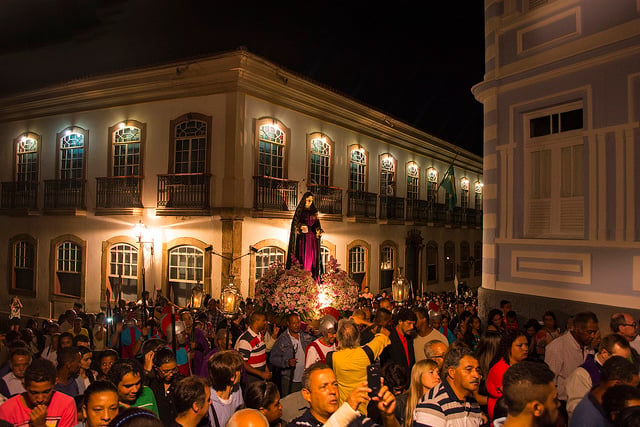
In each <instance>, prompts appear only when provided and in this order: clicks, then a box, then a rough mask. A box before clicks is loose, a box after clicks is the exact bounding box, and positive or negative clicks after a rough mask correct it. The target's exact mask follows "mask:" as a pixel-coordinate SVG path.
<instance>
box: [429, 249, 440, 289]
mask: <svg viewBox="0 0 640 427" xmlns="http://www.w3.org/2000/svg"><path fill="white" fill-rule="evenodd" d="M437 281H438V244H437V243H436V242H434V241H433V240H431V241H429V243H427V283H436V282H437Z"/></svg>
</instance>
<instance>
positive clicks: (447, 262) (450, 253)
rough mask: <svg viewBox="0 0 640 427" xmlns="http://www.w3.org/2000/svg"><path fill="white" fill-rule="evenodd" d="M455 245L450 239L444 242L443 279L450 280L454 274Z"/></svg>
mask: <svg viewBox="0 0 640 427" xmlns="http://www.w3.org/2000/svg"><path fill="white" fill-rule="evenodd" d="M455 266H456V246H455V245H454V244H453V242H452V241H448V242H446V243H445V244H444V280H445V281H446V282H450V281H452V280H453V277H454V275H455Z"/></svg>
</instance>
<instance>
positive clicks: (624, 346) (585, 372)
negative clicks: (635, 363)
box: [566, 334, 631, 417]
mask: <svg viewBox="0 0 640 427" xmlns="http://www.w3.org/2000/svg"><path fill="white" fill-rule="evenodd" d="M611 356H622V357H624V358H625V359H629V357H630V356H631V348H630V347H629V342H628V341H627V340H626V339H624V337H622V335H619V334H609V335H607V336H606V337H604V338H603V339H602V341H601V342H600V348H599V349H598V352H597V353H596V354H595V355H591V354H590V355H588V356H587V359H586V360H585V361H584V363H583V364H582V365H580V366H579V367H578V368H576V369H575V370H574V371H573V372H572V373H571V375H569V378H567V387H566V389H567V413H568V414H569V417H571V414H573V410H574V409H575V407H576V406H577V405H578V403H580V401H581V400H582V398H583V397H584V396H585V395H586V394H587V393H588V392H589V390H591V389H592V388H593V387H595V386H597V385H598V384H600V371H601V370H602V365H603V364H604V362H606V361H607V359H608V358H610V357H611Z"/></svg>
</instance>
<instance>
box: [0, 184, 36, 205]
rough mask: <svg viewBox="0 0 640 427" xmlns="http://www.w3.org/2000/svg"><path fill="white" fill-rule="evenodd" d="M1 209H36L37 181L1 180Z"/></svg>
mask: <svg viewBox="0 0 640 427" xmlns="http://www.w3.org/2000/svg"><path fill="white" fill-rule="evenodd" d="M0 193H1V195H0V204H1V207H2V209H38V181H24V182H18V181H12V182H3V183H2V190H1V191H0Z"/></svg>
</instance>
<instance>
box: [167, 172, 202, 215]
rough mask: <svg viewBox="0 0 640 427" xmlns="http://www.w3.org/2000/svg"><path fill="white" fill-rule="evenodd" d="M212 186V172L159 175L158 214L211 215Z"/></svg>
mask: <svg viewBox="0 0 640 427" xmlns="http://www.w3.org/2000/svg"><path fill="white" fill-rule="evenodd" d="M210 187H211V175H210V174H205V173H182V174H167V175H158V195H157V210H156V215H159V216H183V215H210V213H211V205H210V203H209V192H210Z"/></svg>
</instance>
